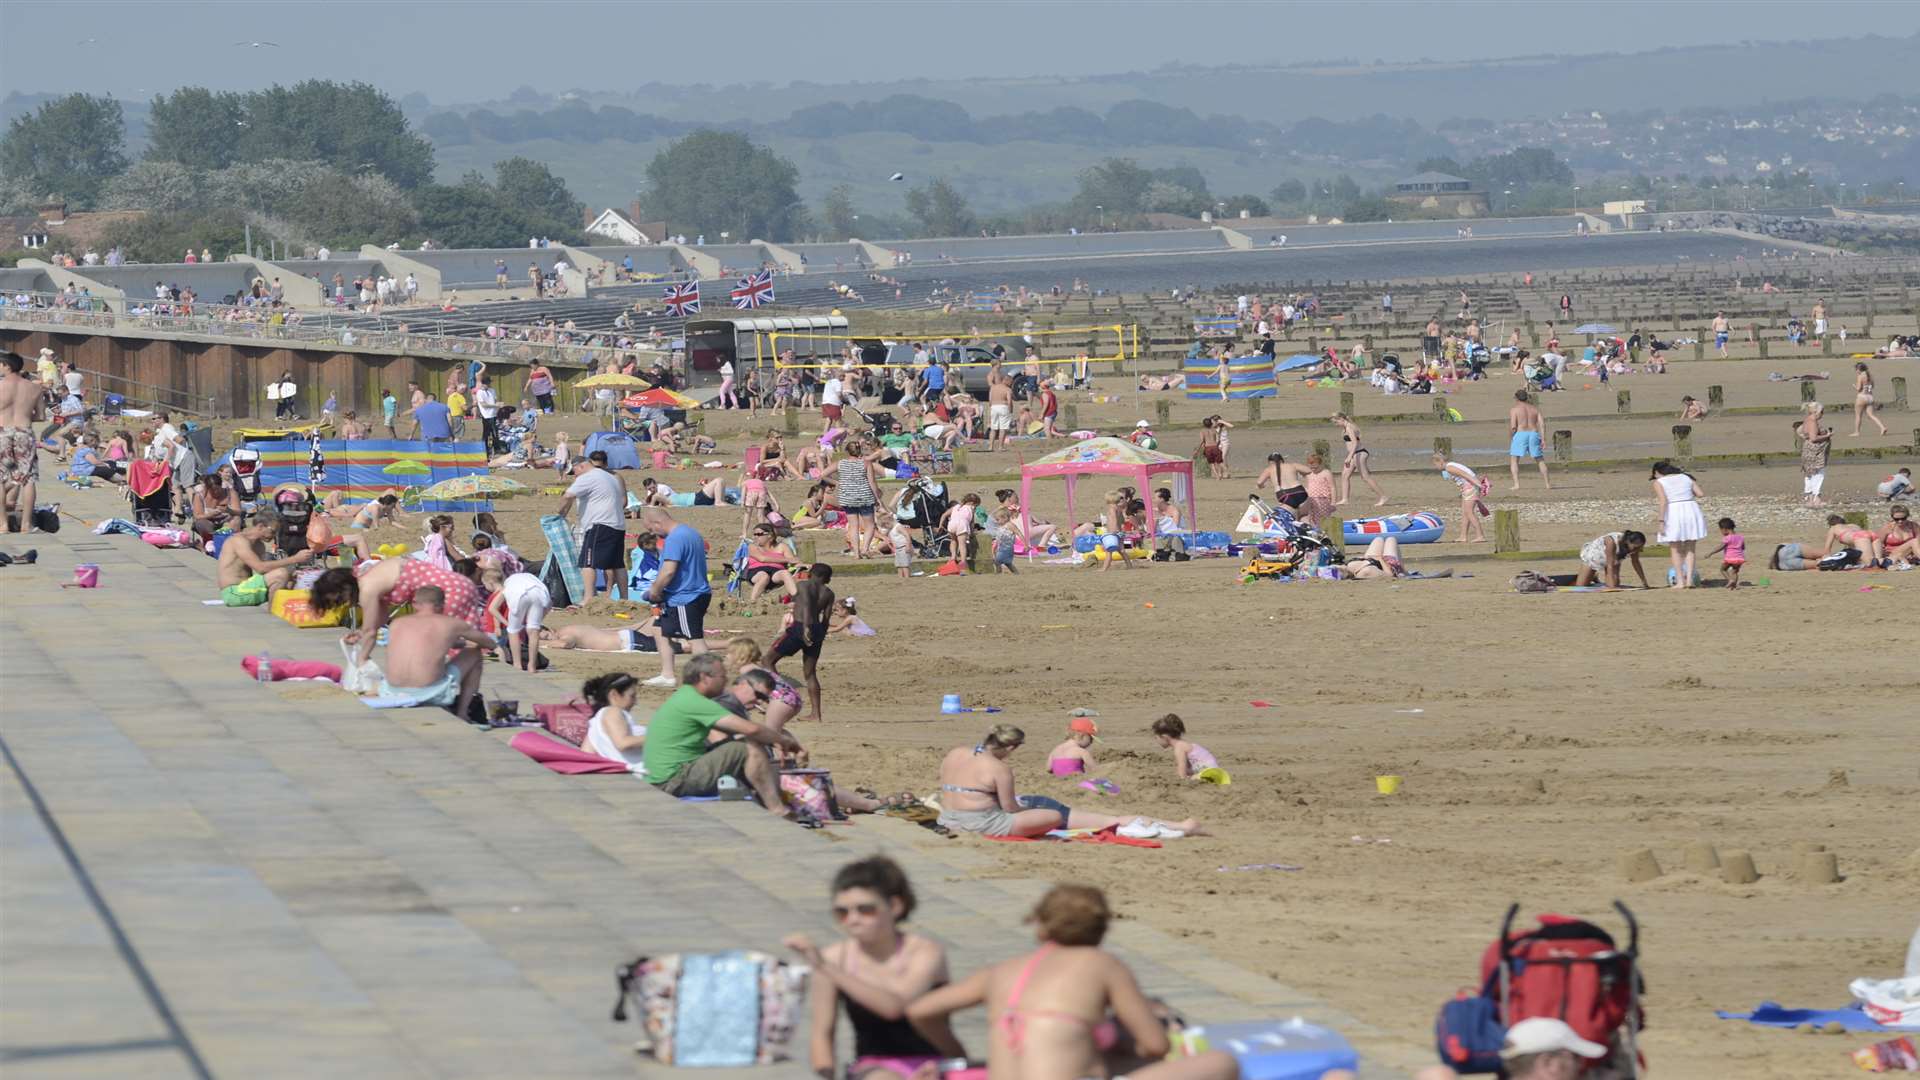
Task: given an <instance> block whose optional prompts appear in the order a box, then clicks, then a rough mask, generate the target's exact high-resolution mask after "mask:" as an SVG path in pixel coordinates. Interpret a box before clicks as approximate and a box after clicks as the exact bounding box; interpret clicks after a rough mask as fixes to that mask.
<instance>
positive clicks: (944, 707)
mask: <svg viewBox="0 0 1920 1080" xmlns="http://www.w3.org/2000/svg"><path fill="white" fill-rule="evenodd" d="M940 711H941V712H943V713H957V712H965V711H966V710H965V709H963V708H961V706H960V695H959V694H948V695H946V696H945V697H943V698H941V699H940Z"/></svg>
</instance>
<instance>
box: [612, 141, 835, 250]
mask: <svg viewBox="0 0 1920 1080" xmlns="http://www.w3.org/2000/svg"><path fill="white" fill-rule="evenodd" d="M799 179H800V171H799V170H798V169H796V168H794V166H793V163H792V162H791V161H788V160H786V159H785V158H783V157H780V156H779V155H777V154H775V153H774V152H773V151H771V150H769V149H767V148H766V147H764V146H757V145H755V144H754V143H752V142H751V141H749V140H748V139H747V137H746V136H745V135H741V134H738V133H736V132H731V131H696V132H694V133H692V134H690V135H688V136H686V137H685V138H682V139H679V140H677V141H675V142H674V143H673V144H672V145H670V146H668V147H667V148H666V149H665V150H662V151H661V152H660V153H658V154H656V155H655V156H654V159H653V160H652V161H651V162H649V163H648V164H647V192H646V195H645V196H644V197H643V198H642V200H641V202H642V204H643V205H644V206H645V207H646V209H647V213H648V215H649V216H651V217H658V218H664V219H666V220H667V221H670V222H672V223H673V224H674V225H676V226H681V227H685V228H689V229H693V230H696V231H700V232H705V233H708V234H714V233H720V232H728V233H731V234H732V235H733V237H735V238H737V239H739V240H747V239H751V238H758V239H761V240H771V241H776V242H778V241H783V240H789V239H792V237H793V235H794V230H795V228H796V226H797V225H798V223H799V221H800V219H801V213H800V211H801V210H802V206H801V203H800V197H799V196H798V195H797V194H796V193H795V191H794V185H795V183H797V182H798V181H799Z"/></svg>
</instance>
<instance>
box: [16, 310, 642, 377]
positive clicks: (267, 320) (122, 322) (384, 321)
mask: <svg viewBox="0 0 1920 1080" xmlns="http://www.w3.org/2000/svg"><path fill="white" fill-rule="evenodd" d="M23 297H24V298H25V299H26V301H27V302H26V303H25V304H21V303H20V302H19V301H20V300H21V299H22V298H23ZM111 304H123V305H124V306H125V309H126V310H124V311H115V310H113V309H112V306H111ZM421 320H424V321H425V322H426V323H427V324H428V325H427V327H425V328H422V329H415V328H414V327H413V326H412V322H414V321H421ZM0 322H5V323H10V324H14V325H24V326H32V327H37V328H42V329H57V330H119V331H128V330H132V331H157V332H161V333H168V334H183V335H187V336H191V337H196V338H208V339H213V340H218V341H232V342H238V343H242V344H247V345H278V346H288V347H294V348H313V349H337V348H352V349H368V350H375V351H381V352H392V353H401V354H436V355H441V356H448V357H454V358H470V357H478V358H483V359H500V360H511V361H516V362H520V363H526V364H534V363H540V364H558V365H561V366H563V367H587V368H595V367H599V366H600V365H601V364H602V363H604V362H607V361H615V362H618V361H620V360H621V359H622V358H623V357H625V356H627V355H629V354H632V353H637V352H657V351H659V350H660V348H661V347H662V346H661V345H660V344H659V343H653V342H649V341H646V340H644V339H642V340H635V341H633V342H632V343H630V344H627V345H599V344H581V343H575V342H558V341H542V340H538V338H539V337H540V336H544V335H547V334H549V333H552V331H549V330H547V329H546V328H543V327H529V326H511V325H505V324H499V323H480V322H474V323H471V324H469V323H464V322H459V321H452V320H445V319H441V318H437V317H435V316H433V315H431V314H429V313H424V312H422V313H413V314H410V315H408V316H405V317H401V316H394V315H389V314H372V313H367V314H361V313H355V314H352V315H346V314H343V313H338V312H331V311H324V310H320V311H315V310H309V309H302V308H284V307H283V308H269V307H264V306H248V305H220V304H203V303H199V302H194V303H191V304H188V303H182V302H178V301H162V300H139V299H134V298H127V299H125V300H115V301H111V302H110V301H107V300H105V299H102V298H99V297H87V296H79V297H76V296H74V295H73V294H67V293H13V294H9V295H6V296H4V297H0ZM490 330H492V331H494V334H495V335H497V336H494V335H490V334H489V331H490Z"/></svg>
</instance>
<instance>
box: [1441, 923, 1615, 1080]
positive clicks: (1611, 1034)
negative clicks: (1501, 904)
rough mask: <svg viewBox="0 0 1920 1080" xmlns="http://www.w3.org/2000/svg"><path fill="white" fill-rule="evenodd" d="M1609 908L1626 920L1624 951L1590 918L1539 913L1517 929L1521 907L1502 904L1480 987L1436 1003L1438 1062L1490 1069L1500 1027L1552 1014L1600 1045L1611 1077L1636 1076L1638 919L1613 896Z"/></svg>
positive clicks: (1460, 1068)
mask: <svg viewBox="0 0 1920 1080" xmlns="http://www.w3.org/2000/svg"><path fill="white" fill-rule="evenodd" d="M1613 907H1614V910H1616V911H1618V912H1619V913H1620V916H1621V918H1623V919H1625V920H1626V924H1627V935H1628V936H1627V945H1626V948H1624V949H1622V948H1620V947H1619V946H1618V945H1617V944H1615V942H1614V940H1613V936H1612V935H1611V934H1609V933H1607V932H1606V931H1605V930H1603V929H1601V928H1600V927H1598V926H1596V925H1594V924H1593V923H1590V922H1586V921H1584V920H1581V919H1572V918H1568V917H1566V916H1564V915H1542V916H1540V924H1539V925H1538V926H1535V927H1533V928H1532V929H1530V930H1525V931H1521V932H1518V933H1516V932H1514V929H1513V920H1514V916H1516V915H1518V914H1519V912H1520V905H1519V904H1513V905H1511V906H1510V907H1508V908H1507V914H1506V918H1505V919H1503V920H1502V921H1501V924H1500V937H1499V939H1498V940H1496V941H1494V942H1493V943H1491V944H1489V945H1488V946H1487V948H1486V951H1485V953H1484V954H1483V955H1482V956H1481V959H1480V987H1479V992H1478V993H1477V994H1474V993H1470V992H1468V991H1464V990H1463V991H1461V993H1460V994H1459V996H1457V997H1456V998H1455V999H1454V1000H1452V1001H1449V1002H1447V1003H1446V1005H1444V1006H1442V1007H1441V1010H1440V1016H1439V1019H1438V1020H1437V1021H1436V1023H1435V1025H1434V1035H1435V1042H1436V1049H1438V1050H1439V1052H1440V1058H1441V1060H1442V1061H1443V1062H1445V1063H1446V1064H1447V1065H1448V1066H1449V1067H1451V1068H1452V1069H1453V1070H1454V1071H1455V1072H1460V1073H1489V1072H1495V1071H1497V1070H1498V1069H1499V1068H1500V1056H1499V1055H1500V1048H1501V1043H1502V1037H1501V1036H1502V1035H1503V1033H1504V1032H1505V1030H1506V1029H1507V1028H1509V1027H1511V1026H1513V1025H1514V1024H1517V1023H1519V1022H1520V1021H1522V1020H1528V1019H1532V1018H1534V1017H1550V1018H1553V1019H1557V1020H1561V1021H1563V1022H1565V1023H1566V1024H1567V1026H1569V1027H1571V1028H1573V1030H1574V1033H1575V1034H1577V1035H1579V1036H1580V1037H1581V1038H1583V1039H1586V1040H1588V1041H1590V1042H1595V1043H1599V1044H1600V1045H1602V1046H1604V1047H1606V1048H1607V1057H1606V1058H1605V1059H1603V1061H1604V1062H1605V1064H1606V1066H1607V1067H1608V1072H1609V1074H1610V1075H1612V1076H1616V1077H1621V1078H1624V1080H1632V1078H1634V1077H1637V1076H1639V1075H1641V1071H1642V1069H1644V1067H1645V1063H1644V1062H1643V1061H1642V1060H1641V1057H1640V1048H1639V1036H1640V1029H1641V1028H1642V1027H1644V1026H1645V1025H1646V1014H1645V1010H1644V1009H1643V1008H1642V1006H1641V1004H1640V998H1641V995H1642V994H1644V993H1645V992H1646V982H1645V980H1644V979H1643V978H1642V977H1641V975H1640V969H1639V958H1640V924H1639V922H1638V921H1637V920H1635V919H1634V917H1633V912H1632V911H1629V910H1628V909H1627V906H1626V905H1625V904H1622V903H1621V902H1620V901H1618V900H1615V901H1614V902H1613Z"/></svg>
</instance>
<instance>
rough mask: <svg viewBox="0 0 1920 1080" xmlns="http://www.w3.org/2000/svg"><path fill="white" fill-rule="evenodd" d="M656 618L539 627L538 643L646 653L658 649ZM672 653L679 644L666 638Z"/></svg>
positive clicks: (596, 650)
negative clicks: (624, 623) (633, 622)
mask: <svg viewBox="0 0 1920 1080" xmlns="http://www.w3.org/2000/svg"><path fill="white" fill-rule="evenodd" d="M656 622H657V620H655V619H652V618H648V619H647V620H646V621H645V622H643V623H640V624H639V625H637V626H608V627H599V626H586V625H584V624H580V623H575V624H574V625H572V626H543V627H541V628H540V644H541V645H542V646H543V647H545V648H549V649H578V650H580V651H582V652H650V653H658V652H659V651H660V646H659V640H660V635H658V634H656V633H654V631H655V629H656V628H657V627H656ZM666 640H667V643H668V646H669V647H670V648H672V649H673V651H674V652H676V653H677V652H680V651H681V648H680V643H679V642H678V641H675V640H674V639H672V638H667V639H666Z"/></svg>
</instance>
